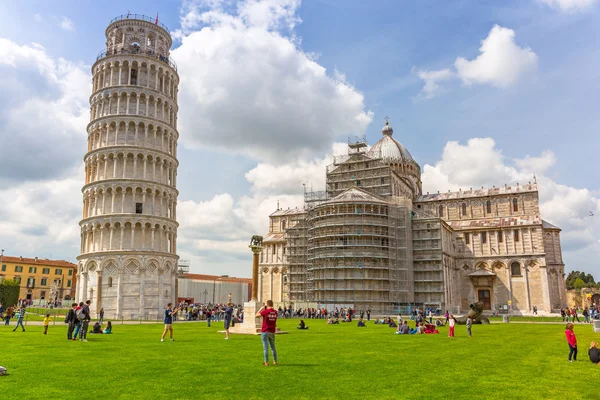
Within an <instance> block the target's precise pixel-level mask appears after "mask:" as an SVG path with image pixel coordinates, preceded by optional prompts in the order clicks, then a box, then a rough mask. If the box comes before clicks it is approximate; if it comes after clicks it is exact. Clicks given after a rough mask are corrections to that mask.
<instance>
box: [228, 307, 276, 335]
mask: <svg viewBox="0 0 600 400" xmlns="http://www.w3.org/2000/svg"><path fill="white" fill-rule="evenodd" d="M221 311H223V312H224V313H225V316H224V317H225V318H224V319H223V326H224V328H225V340H229V325H231V315H232V314H233V307H232V306H231V302H228V303H227V308H224V309H221ZM275 312H277V311H275Z"/></svg>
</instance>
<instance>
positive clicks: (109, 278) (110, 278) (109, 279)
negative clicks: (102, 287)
mask: <svg viewBox="0 0 600 400" xmlns="http://www.w3.org/2000/svg"><path fill="white" fill-rule="evenodd" d="M108 287H112V276H109V277H108Z"/></svg>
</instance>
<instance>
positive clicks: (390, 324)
mask: <svg viewBox="0 0 600 400" xmlns="http://www.w3.org/2000/svg"><path fill="white" fill-rule="evenodd" d="M387 325H388V326H389V327H390V328H396V327H397V326H398V325H396V323H395V322H394V320H393V319H392V317H389V318H388V321H387Z"/></svg>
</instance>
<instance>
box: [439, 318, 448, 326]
mask: <svg viewBox="0 0 600 400" xmlns="http://www.w3.org/2000/svg"><path fill="white" fill-rule="evenodd" d="M448 318H450V317H448ZM435 325H436V326H446V324H445V323H444V320H443V319H441V318H438V319H437V320H436V321H435Z"/></svg>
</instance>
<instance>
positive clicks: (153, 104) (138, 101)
mask: <svg viewBox="0 0 600 400" xmlns="http://www.w3.org/2000/svg"><path fill="white" fill-rule="evenodd" d="M109 115H140V116H144V117H150V118H154V119H156V120H158V121H161V122H163V123H166V124H168V125H169V126H171V127H173V128H175V127H176V126H177V105H176V104H175V103H174V102H173V101H170V100H166V99H163V98H161V97H157V96H154V95H152V94H146V93H137V92H136V91H129V90H120V91H113V92H106V93H100V94H98V95H96V96H94V97H92V99H91V100H90V120H91V121H93V120H95V119H98V118H102V117H106V116H109Z"/></svg>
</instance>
